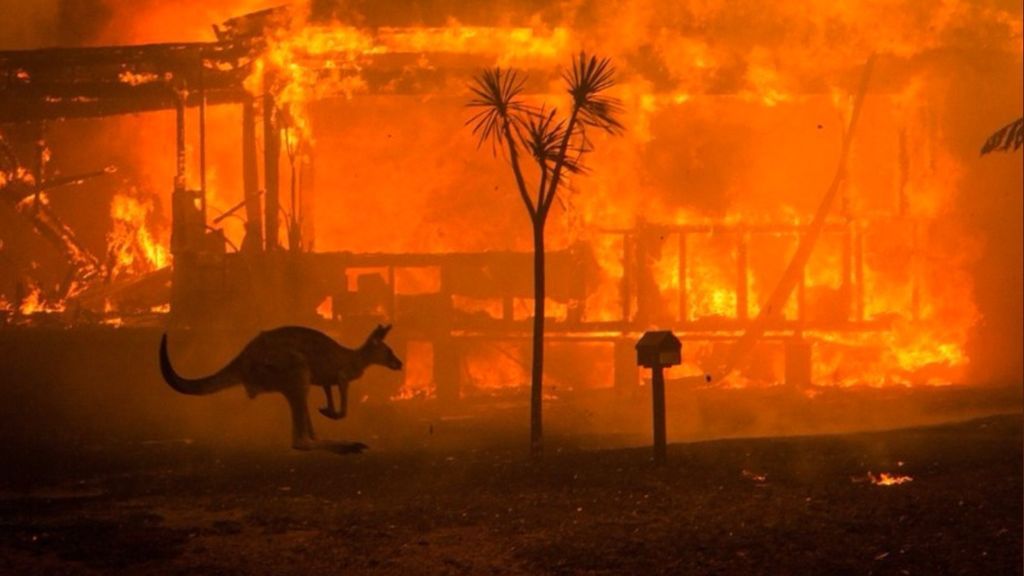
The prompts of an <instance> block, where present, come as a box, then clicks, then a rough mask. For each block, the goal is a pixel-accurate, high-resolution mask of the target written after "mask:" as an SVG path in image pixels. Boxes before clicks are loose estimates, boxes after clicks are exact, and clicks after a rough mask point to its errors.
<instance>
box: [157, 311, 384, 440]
mask: <svg viewBox="0 0 1024 576" xmlns="http://www.w3.org/2000/svg"><path fill="white" fill-rule="evenodd" d="M390 330H391V326H390V325H387V326H384V325H380V326H377V328H375V329H374V330H373V331H372V332H371V333H370V335H369V336H367V338H366V341H365V342H364V343H363V345H362V346H360V347H359V348H357V349H355V350H352V349H349V348H346V347H344V346H342V345H340V344H338V343H337V342H335V341H334V339H333V338H331V337H330V336H328V335H326V334H324V333H323V332H320V331H318V330H314V329H312V328H304V327H301V326H284V327H281V328H275V329H273V330H268V331H266V332H261V333H260V334H259V335H258V336H256V337H255V338H253V339H252V341H250V342H249V343H248V344H247V345H246V346H245V348H243V349H242V351H241V352H240V353H239V354H238V356H236V357H235V359H234V360H232V361H230V362H228V364H227V365H226V366H224V367H223V368H221V369H220V370H218V371H217V372H215V373H213V374H211V375H209V376H206V377H204V378H194V379H193V378H185V377H183V376H181V375H179V374H178V373H177V372H175V370H174V367H173V366H172V365H171V359H170V356H169V355H168V352H167V334H164V335H163V338H162V339H161V340H160V371H161V373H162V374H163V377H164V380H166V381H167V383H168V384H169V385H170V386H171V388H173V389H175V390H177V391H178V392H180V393H182V394H189V395H198V396H202V395H206V394H213V393H215V392H219V391H220V390H224V389H226V388H231V387H234V386H239V385H241V386H244V387H245V391H246V393H248V395H249V397H250V398H255V397H256V396H257V395H259V394H263V393H266V392H277V393H279V394H281V395H283V396H284V397H285V399H286V400H288V406H289V408H290V410H291V415H292V448H295V449H296V450H311V449H324V450H330V451H333V452H339V453H348V452H361V451H363V450H365V449H366V448H367V446H366V445H365V444H363V443H361V442H339V441H327V440H318V439H317V438H316V435H315V434H314V433H313V423H312V421H311V420H310V418H309V408H308V405H307V395H308V392H309V387H310V386H320V387H322V388H323V390H324V394H325V395H326V397H327V406H326V407H324V408H321V409H320V412H321V413H322V414H323V415H324V416H326V417H328V418H331V419H334V420H339V419H341V418H344V417H345V414H346V412H347V410H348V385H349V384H350V383H351V382H352V381H353V380H356V379H358V378H359V377H361V376H362V375H363V372H365V371H366V369H367V368H368V367H369V366H372V365H379V366H384V367H386V368H390V369H391V370H401V369H402V361H401V360H400V359H399V358H398V357H397V356H395V353H394V352H393V351H392V350H391V348H390V347H388V345H387V344H385V343H384V337H385V336H387V334H388V332H389V331H390ZM332 386H337V387H338V395H339V401H340V409H336V408H335V406H334V396H333V394H332V393H331V387H332Z"/></svg>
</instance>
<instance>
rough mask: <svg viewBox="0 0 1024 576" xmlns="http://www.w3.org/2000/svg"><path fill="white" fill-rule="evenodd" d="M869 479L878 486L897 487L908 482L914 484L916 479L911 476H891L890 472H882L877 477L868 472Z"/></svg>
mask: <svg viewBox="0 0 1024 576" xmlns="http://www.w3.org/2000/svg"><path fill="white" fill-rule="evenodd" d="M868 478H869V479H870V480H871V483H872V484H874V485H876V486H896V485H898V484H905V483H907V482H913V481H914V479H913V478H911V477H910V476H904V475H902V474H890V473H888V472H882V473H880V474H878V475H877V476H876V475H875V474H872V473H871V472H868Z"/></svg>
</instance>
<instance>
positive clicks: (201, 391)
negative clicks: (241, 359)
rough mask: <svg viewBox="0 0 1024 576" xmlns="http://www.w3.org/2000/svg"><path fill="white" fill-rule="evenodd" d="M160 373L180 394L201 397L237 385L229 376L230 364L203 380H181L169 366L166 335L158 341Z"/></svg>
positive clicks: (231, 376)
mask: <svg viewBox="0 0 1024 576" xmlns="http://www.w3.org/2000/svg"><path fill="white" fill-rule="evenodd" d="M160 372H161V373H162V374H163V375H164V380H165V381H167V383H168V384H170V385H171V388H174V389H175V390H177V391H178V392H180V393H182V394H189V395H193V396H202V395H205V394H213V393H214V392H218V391H220V390H223V389H225V388H230V387H232V386H234V385H236V384H238V383H239V381H238V379H237V378H235V377H233V375H232V374H231V364H228V365H227V366H225V367H224V368H221V369H220V371H218V372H216V373H214V374H211V375H209V376H207V377H205V378H196V379H191V378H183V377H182V376H179V375H178V373H177V372H175V371H174V367H173V366H171V358H170V356H168V355H167V334H164V336H163V338H161V339H160Z"/></svg>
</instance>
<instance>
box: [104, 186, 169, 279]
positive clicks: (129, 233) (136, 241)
mask: <svg viewBox="0 0 1024 576" xmlns="http://www.w3.org/2000/svg"><path fill="white" fill-rule="evenodd" d="M153 209H154V205H153V199H152V198H150V199H142V198H139V197H138V196H135V195H129V194H116V195H114V197H113V199H112V200H111V203H110V218H111V222H112V228H111V230H110V232H109V234H108V235H107V246H108V251H109V253H110V256H111V269H110V274H111V275H112V276H114V277H118V276H122V275H125V274H127V275H138V274H143V273H145V272H151V271H153V270H159V269H160V268H163V267H165V266H167V265H168V264H169V263H170V258H169V254H168V251H167V248H166V247H165V245H164V244H163V243H162V242H160V241H159V240H158V239H157V238H156V237H155V236H154V234H153V232H152V231H151V228H150V224H149V220H151V217H152V213H153Z"/></svg>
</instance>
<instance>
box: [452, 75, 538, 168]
mask: <svg viewBox="0 0 1024 576" xmlns="http://www.w3.org/2000/svg"><path fill="white" fill-rule="evenodd" d="M524 82H525V79H524V78H522V77H520V76H519V74H518V73H517V72H516V71H515V70H502V69H501V68H489V69H487V70H484V71H483V72H481V73H480V74H479V75H477V76H475V77H474V78H473V83H472V84H471V85H470V87H469V89H470V90H471V91H472V92H473V94H474V95H475V96H476V97H475V98H473V99H472V100H470V101H469V104H467V106H469V107H470V108H480V111H479V112H477V113H476V114H474V115H473V116H472V117H471V118H470V119H469V120H467V121H466V124H467V125H472V126H473V134H474V135H476V136H477V137H478V141H477V147H479V146H481V145H483V143H484V142H486V141H490V142H491V146H492V149H493V150H494V151H496V149H497V148H499V147H502V146H503V145H504V142H505V140H504V138H505V135H504V130H505V126H507V125H509V124H510V123H512V122H513V121H514V117H515V115H516V113H518V112H522V111H523V110H524V105H523V103H522V101H521V100H520V99H519V95H520V94H521V93H522V91H523V84H524Z"/></svg>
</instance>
